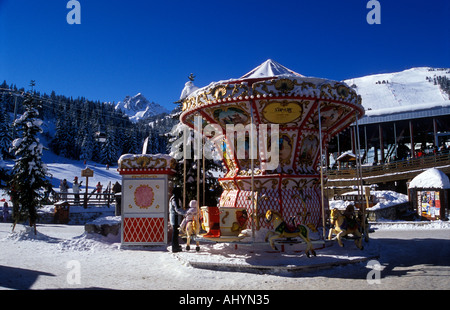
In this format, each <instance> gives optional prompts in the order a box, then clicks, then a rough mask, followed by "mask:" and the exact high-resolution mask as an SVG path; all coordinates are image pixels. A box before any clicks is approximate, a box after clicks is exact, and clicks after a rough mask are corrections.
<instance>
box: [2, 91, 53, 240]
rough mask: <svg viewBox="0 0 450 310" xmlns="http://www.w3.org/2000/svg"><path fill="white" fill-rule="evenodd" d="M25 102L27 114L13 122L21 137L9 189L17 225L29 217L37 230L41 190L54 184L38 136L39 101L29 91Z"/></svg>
mask: <svg viewBox="0 0 450 310" xmlns="http://www.w3.org/2000/svg"><path fill="white" fill-rule="evenodd" d="M23 105H24V108H25V112H24V114H23V115H22V116H21V117H20V118H19V119H18V120H16V121H15V122H14V126H15V127H16V129H17V132H18V133H19V134H20V137H19V138H17V139H15V140H14V141H13V143H12V151H13V152H14V154H15V156H16V160H15V164H14V168H13V170H12V179H11V181H10V191H9V192H10V196H11V200H12V202H13V217H14V227H15V225H16V224H17V223H18V222H19V221H26V220H28V221H29V224H30V227H33V226H34V231H35V233H36V221H37V209H38V208H39V207H41V205H42V191H43V190H49V189H50V188H51V184H50V182H49V181H48V180H47V179H46V176H47V166H46V165H45V164H44V163H43V161H42V150H43V145H42V144H41V143H40V141H39V138H38V137H37V135H38V133H41V132H42V129H41V125H42V120H40V119H38V116H39V112H38V109H39V104H38V102H36V101H35V100H34V99H33V98H32V97H31V96H30V95H26V98H25V101H24V103H23ZM14 227H13V229H14Z"/></svg>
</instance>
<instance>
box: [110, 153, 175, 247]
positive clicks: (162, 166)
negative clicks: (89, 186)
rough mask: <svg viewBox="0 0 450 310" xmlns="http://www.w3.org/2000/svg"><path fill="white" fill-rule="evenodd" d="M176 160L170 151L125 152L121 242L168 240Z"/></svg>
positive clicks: (143, 243) (146, 243)
mask: <svg viewBox="0 0 450 310" xmlns="http://www.w3.org/2000/svg"><path fill="white" fill-rule="evenodd" d="M175 164H176V163H175V160H174V159H173V158H172V157H170V156H168V155H161V154H158V155H131V154H127V155H122V156H121V157H120V159H119V168H118V172H119V173H120V175H122V206H121V207H122V236H121V243H122V245H159V244H167V230H168V226H167V225H168V205H169V197H168V195H169V185H168V184H169V176H170V175H171V174H173V173H174V172H175V170H174V168H175Z"/></svg>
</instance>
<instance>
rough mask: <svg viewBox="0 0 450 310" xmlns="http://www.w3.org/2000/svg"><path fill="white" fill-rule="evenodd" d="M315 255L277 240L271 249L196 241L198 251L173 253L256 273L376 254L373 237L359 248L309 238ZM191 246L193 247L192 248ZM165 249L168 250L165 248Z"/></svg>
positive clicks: (192, 262)
mask: <svg viewBox="0 0 450 310" xmlns="http://www.w3.org/2000/svg"><path fill="white" fill-rule="evenodd" d="M313 245H314V248H315V251H316V256H311V257H310V258H308V257H307V256H306V254H305V252H304V249H305V244H303V243H286V242H279V243H277V247H278V249H279V250H280V251H274V250H272V248H271V247H270V245H269V244H268V243H264V242H255V243H252V242H235V243H202V242H201V243H200V251H198V252H197V251H195V246H194V247H192V246H191V250H190V251H186V250H185V248H184V246H183V251H182V252H178V253H173V255H174V256H175V257H176V258H177V259H178V260H179V261H180V262H181V263H182V264H184V265H187V266H191V267H193V268H199V269H210V270H224V271H231V272H256V273H281V274H283V273H299V272H310V271H315V270H319V269H326V268H333V267H337V266H344V265H348V264H358V263H363V262H368V261H370V260H373V259H377V258H378V257H379V247H378V244H377V242H376V240H371V241H369V242H368V243H365V242H364V249H363V250H359V249H358V248H357V247H356V246H355V244H354V243H353V240H351V239H348V240H345V241H344V245H345V246H344V247H343V248H341V247H339V245H338V244H337V242H336V241H333V240H331V241H328V240H327V241H325V242H324V241H313ZM193 248H194V250H193ZM169 250H171V249H170V248H169Z"/></svg>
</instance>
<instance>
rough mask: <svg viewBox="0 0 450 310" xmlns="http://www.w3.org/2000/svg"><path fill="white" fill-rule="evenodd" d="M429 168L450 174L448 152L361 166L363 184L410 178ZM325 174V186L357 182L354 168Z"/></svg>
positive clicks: (346, 184)
mask: <svg viewBox="0 0 450 310" xmlns="http://www.w3.org/2000/svg"><path fill="white" fill-rule="evenodd" d="M429 168H437V169H439V170H441V171H442V172H444V173H445V174H450V153H445V154H438V155H427V156H422V157H418V158H412V159H409V160H402V161H395V162H392V163H388V164H382V165H376V166H363V167H362V179H363V184H365V185H370V184H377V183H386V182H393V181H400V180H410V179H412V178H414V177H415V176H416V175H418V174H420V173H422V172H423V171H425V170H426V169H429ZM326 175H327V176H328V181H327V184H326V186H327V187H331V186H352V185H357V184H358V183H357V174H356V169H355V168H346V169H341V170H327V171H326Z"/></svg>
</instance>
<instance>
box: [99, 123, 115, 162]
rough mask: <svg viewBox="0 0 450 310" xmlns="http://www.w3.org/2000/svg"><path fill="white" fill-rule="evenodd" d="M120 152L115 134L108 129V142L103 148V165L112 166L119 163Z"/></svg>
mask: <svg viewBox="0 0 450 310" xmlns="http://www.w3.org/2000/svg"><path fill="white" fill-rule="evenodd" d="M117 159H118V151H117V145H116V138H115V135H114V132H113V131H112V130H111V129H108V130H107V132H106V141H105V142H104V143H103V144H102V146H101V163H102V164H105V165H112V164H114V163H116V162H117Z"/></svg>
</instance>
